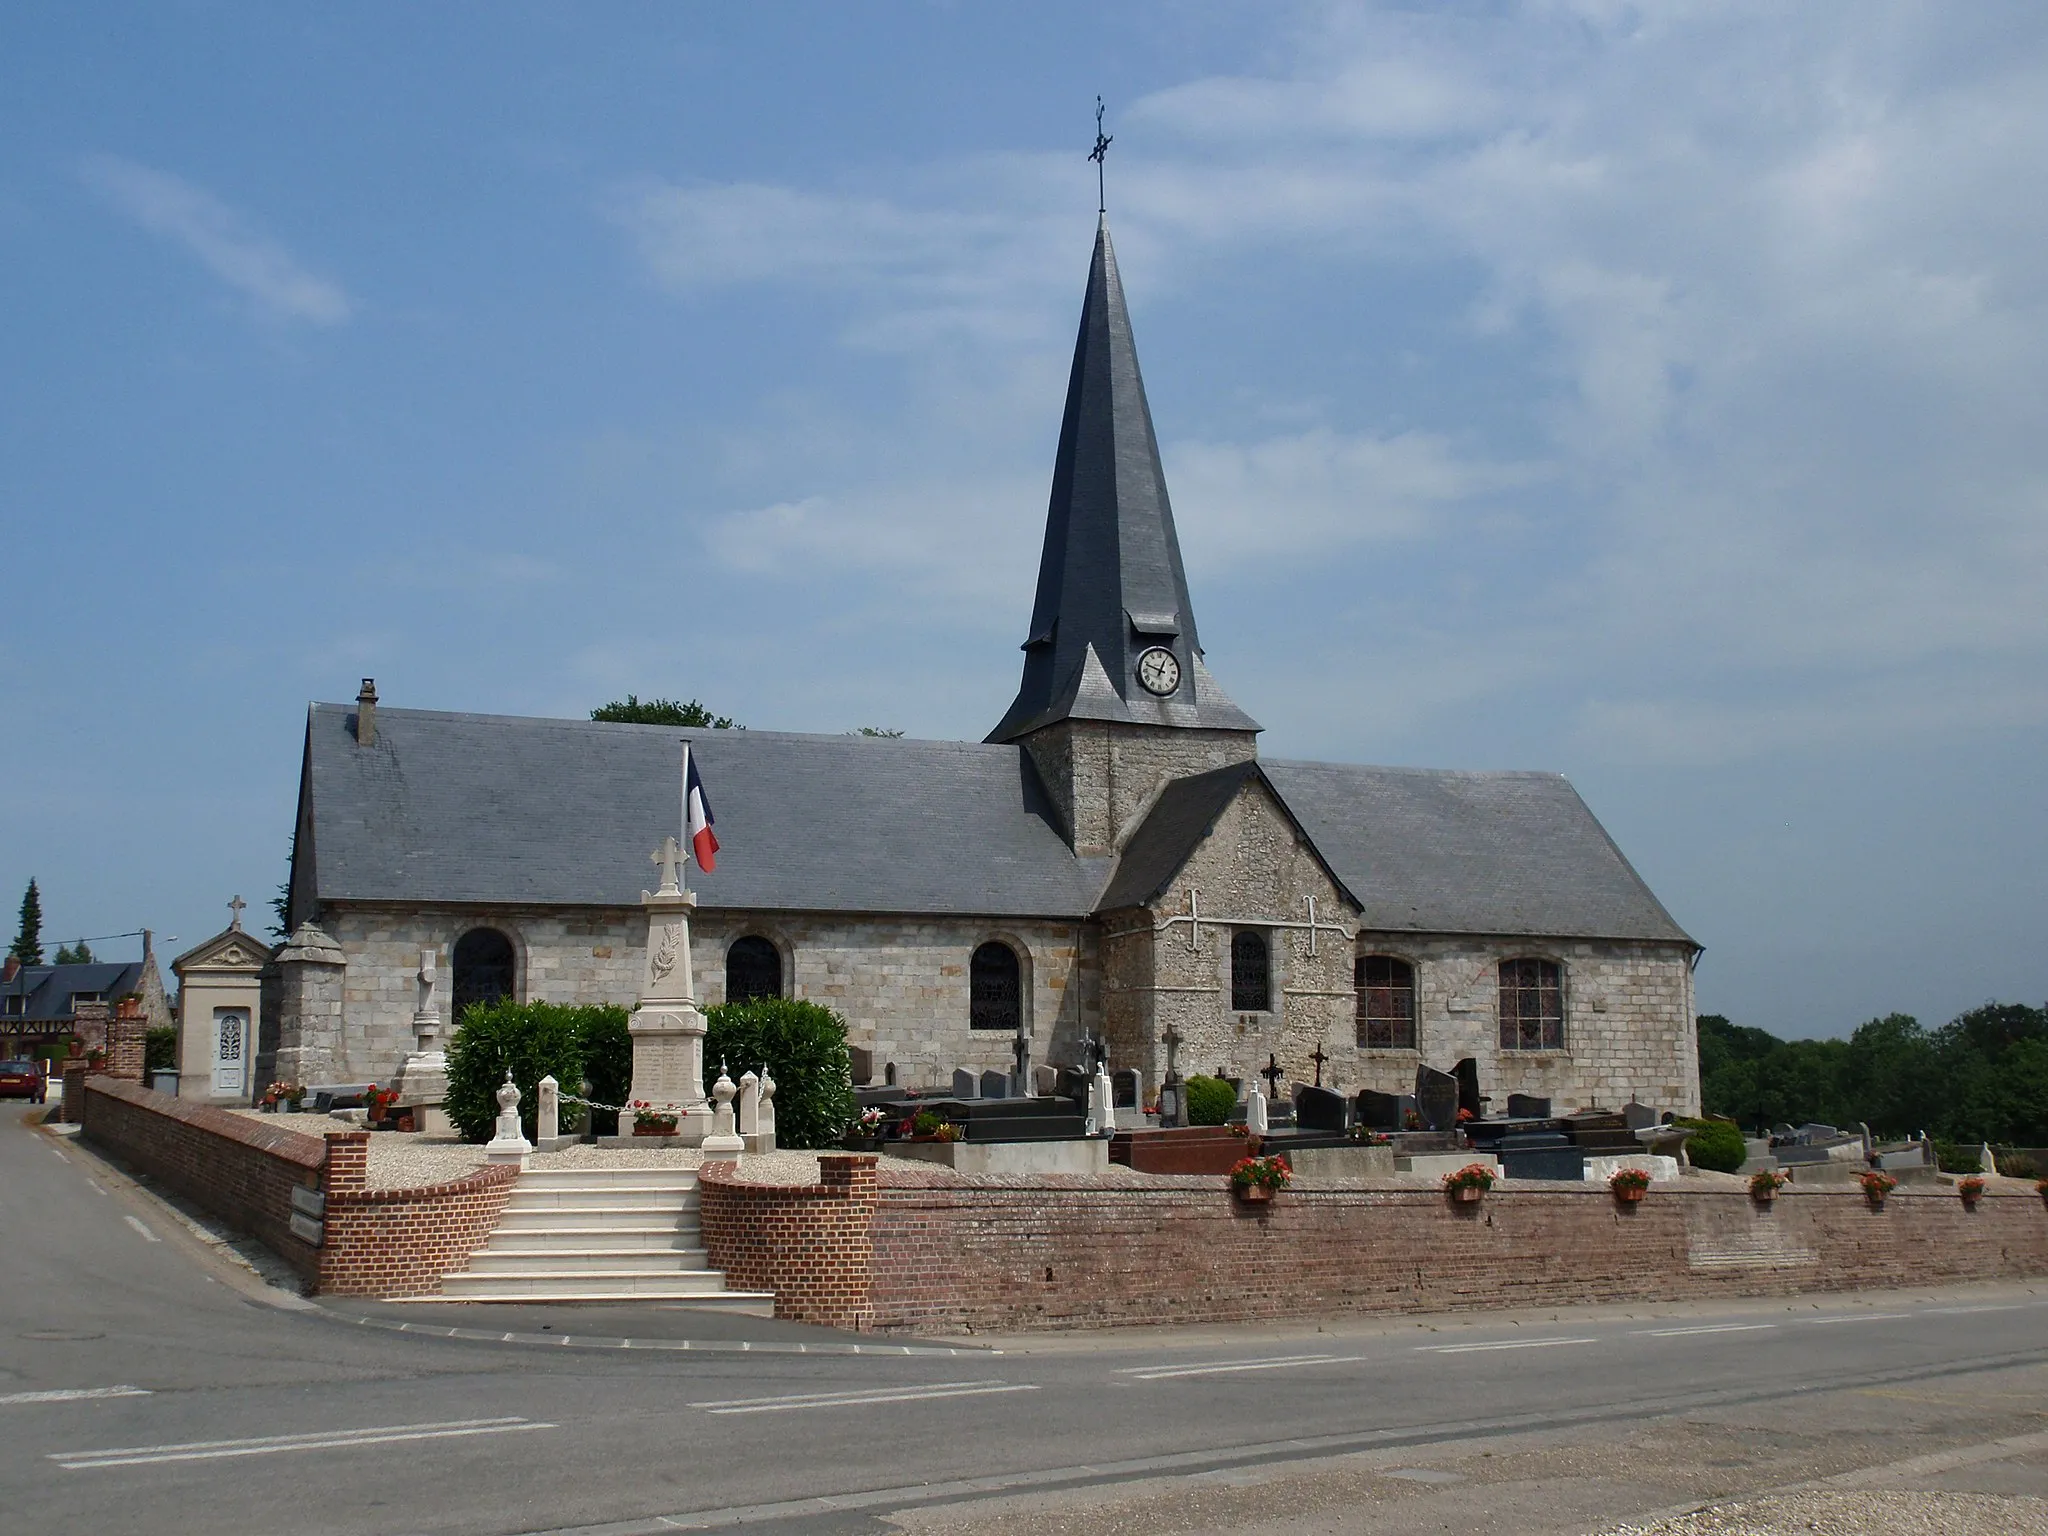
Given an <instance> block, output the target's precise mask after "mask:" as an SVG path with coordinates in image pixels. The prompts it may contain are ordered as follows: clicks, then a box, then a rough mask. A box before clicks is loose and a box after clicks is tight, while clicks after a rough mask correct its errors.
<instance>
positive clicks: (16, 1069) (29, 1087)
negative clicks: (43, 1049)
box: [0, 1061, 43, 1104]
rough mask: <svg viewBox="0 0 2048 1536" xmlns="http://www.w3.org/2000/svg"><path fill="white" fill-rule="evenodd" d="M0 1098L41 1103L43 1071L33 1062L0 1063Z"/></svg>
mask: <svg viewBox="0 0 2048 1536" xmlns="http://www.w3.org/2000/svg"><path fill="white" fill-rule="evenodd" d="M0 1098H8V1099H28V1100H30V1101H31V1102H33V1103H36V1104H40V1103H42V1102H43V1069H42V1067H41V1065H40V1064H39V1063H36V1062H33V1061H0Z"/></svg>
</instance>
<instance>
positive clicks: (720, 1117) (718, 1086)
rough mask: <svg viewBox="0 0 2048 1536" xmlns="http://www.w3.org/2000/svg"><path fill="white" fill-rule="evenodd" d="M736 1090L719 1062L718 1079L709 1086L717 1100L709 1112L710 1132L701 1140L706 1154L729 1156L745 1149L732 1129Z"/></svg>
mask: <svg viewBox="0 0 2048 1536" xmlns="http://www.w3.org/2000/svg"><path fill="white" fill-rule="evenodd" d="M738 1092H739V1089H737V1088H736V1087H734V1086H733V1081H732V1079H731V1078H730V1077H728V1076H727V1075H726V1071H725V1063H724V1062H720V1063H719V1064H718V1081H717V1082H716V1083H714V1084H713V1085H712V1087H711V1096H712V1097H713V1098H714V1099H716V1100H717V1101H718V1102H717V1107H716V1108H715V1109H713V1110H712V1112H711V1134H710V1135H709V1136H706V1137H705V1138H704V1141H703V1147H704V1152H705V1155H706V1156H710V1155H713V1154H718V1153H723V1154H726V1155H728V1156H731V1155H737V1154H738V1153H741V1152H744V1151H746V1150H747V1144H746V1143H745V1142H744V1141H741V1140H740V1138H739V1133H738V1131H736V1130H735V1129H734V1121H733V1112H732V1101H733V1095H735V1094H736V1093H738Z"/></svg>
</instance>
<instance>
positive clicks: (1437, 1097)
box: [1415, 1062, 1458, 1131]
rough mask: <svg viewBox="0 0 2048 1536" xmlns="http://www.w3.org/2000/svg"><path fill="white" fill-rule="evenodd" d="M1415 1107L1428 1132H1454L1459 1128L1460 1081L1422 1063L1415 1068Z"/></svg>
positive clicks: (1423, 1126)
mask: <svg viewBox="0 0 2048 1536" xmlns="http://www.w3.org/2000/svg"><path fill="white" fill-rule="evenodd" d="M1415 1107H1416V1109H1417V1110H1419V1111H1420V1112H1421V1115H1422V1128H1423V1129H1424V1130H1426V1131H1452V1130H1456V1129H1457V1127H1458V1080H1457V1079H1456V1078H1455V1077H1453V1076H1451V1074H1450V1073H1448V1072H1439V1071H1437V1069H1436V1068H1435V1067H1432V1066H1427V1065H1425V1064H1423V1063H1421V1062H1418V1063H1416V1067H1415Z"/></svg>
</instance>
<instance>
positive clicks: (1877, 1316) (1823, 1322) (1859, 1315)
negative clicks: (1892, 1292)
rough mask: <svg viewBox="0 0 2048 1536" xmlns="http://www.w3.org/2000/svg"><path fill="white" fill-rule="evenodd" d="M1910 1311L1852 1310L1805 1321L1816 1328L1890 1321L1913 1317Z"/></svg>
mask: <svg viewBox="0 0 2048 1536" xmlns="http://www.w3.org/2000/svg"><path fill="white" fill-rule="evenodd" d="M1912 1315H1913V1314H1912V1313H1910V1312H1852V1313H1849V1314H1847V1315H1845V1316H1842V1317H1809V1318H1807V1319H1806V1320H1805V1321H1806V1322H1808V1323H1810V1324H1812V1325H1813V1326H1814V1327H1816V1328H1824V1327H1826V1326H1827V1325H1828V1324H1830V1323H1888V1322H1890V1321H1892V1320H1893V1319H1894V1318H1900V1317H1911V1316H1912Z"/></svg>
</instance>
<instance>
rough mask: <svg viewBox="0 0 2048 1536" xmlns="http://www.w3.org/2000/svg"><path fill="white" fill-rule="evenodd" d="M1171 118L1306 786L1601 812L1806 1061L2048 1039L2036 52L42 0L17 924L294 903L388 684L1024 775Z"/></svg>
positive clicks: (1446, 11) (1190, 267)
mask: <svg viewBox="0 0 2048 1536" xmlns="http://www.w3.org/2000/svg"><path fill="white" fill-rule="evenodd" d="M1097 92H1100V93H1101V94H1102V95H1104V96H1105V97H1106V98H1107V99H1108V101H1109V104H1110V121H1109V128H1110V131H1111V132H1113V133H1114V134H1115V136H1116V145H1115V148H1114V149H1113V150H1112V151H1111V158H1110V166H1109V177H1110V213H1111V220H1112V227H1113V228H1114V230H1115V233H1116V239H1117V246H1118V252H1119V256H1120V259H1121V265H1122V269H1123V274H1124V280H1125V284H1126V288H1127V291H1128V294H1129V297H1130V302H1131V306H1132V311H1133V320H1134V324H1135V326H1136V328H1137V334H1138V343H1139V349H1140V356H1141V357H1142V359H1143V362H1144V366H1145V371H1146V381H1147V385H1148V388H1149V390H1150V393H1151V398H1152V406H1153V411H1154V415H1155V418H1156V420H1157V424H1158V427H1159V432H1160V436H1161V440H1162V446H1163V452H1164V457H1165V461H1166V468H1167V474H1168V478H1169V481H1170V483H1171V485H1172V489H1173V494H1174V499H1175V506H1176V511H1177V514H1178V516H1179V519H1180V524H1181V531H1182V541H1183V545H1184V548H1185V552H1186V557H1187V564H1188V568H1189V574H1190V581H1191V584H1192V586H1193V589H1194V598H1195V602H1196V604H1197V608H1198V611H1199V613H1200V618H1201V625H1202V633H1203V639H1204V642H1205V644H1206V645H1207V647H1208V655H1209V661H1210V664H1211V667H1212V669H1213V670H1214V671H1215V673H1216V674H1217V676H1218V678H1219V680H1220V681H1221V682H1222V683H1223V685H1224V686H1225V687H1226V688H1227V689H1228V690H1229V691H1230V692H1231V693H1232V695H1233V696H1234V697H1236V698H1237V699H1238V700H1239V701H1240V702H1241V703H1243V704H1244V705H1245V706H1246V707H1247V708H1248V709H1250V710H1251V711H1252V713H1254V714H1255V715H1256V716H1257V717H1258V718H1259V719H1260V720H1261V721H1263V722H1264V724H1265V725H1266V727H1267V733H1266V736H1265V737H1264V739H1263V750H1265V751H1266V752H1267V753H1268V754H1269V755H1273V756H1289V757H1327V758H1335V759H1342V760H1351V761H1362V762H1382V763H1409V764H1423V765H1429V766H1439V767H1460V768H1549V769H1556V770H1559V771H1561V772H1564V773H1566V774H1567V775H1569V776H1570V777H1571V779H1572V780H1573V782H1574V783H1575V784H1577V785H1578V787H1579V789H1580V791H1581V792H1582V793H1583V794H1584V795H1585V796H1586V798H1587V799H1588V801H1589V802H1590V803H1591V804H1592V806H1593V807H1594V809H1595V810H1596V811H1597V812H1598V813H1599V814H1600V815H1601V816H1602V818H1603V819H1604V820H1605V821H1606V823H1607V825H1608V827H1609V828H1610V830H1611V831H1612V832H1613V833H1614V835H1615V836H1616V838H1617V840H1618V841H1619V842H1620V843H1621V844H1622V846H1623V847H1624V848H1625V849H1626V850H1627V851H1628V853H1629V854H1630V856H1631V857H1632V858H1633V859H1634V860H1635V862H1636V864H1637V865H1638V867H1639V868H1640V869H1641V870H1642V871H1643V873H1644V874H1645V876H1646V877H1647V878H1648V879H1649V881H1650V883H1651V885H1652V886H1653V888H1654V889H1655V890H1656V891H1657V892H1658V894H1659V895H1660V896H1661V897H1662V898H1663V899H1664V901H1665V903H1666V904H1667V905H1668V906H1669V907H1670V908H1671V909H1672V910H1673V912H1674V913H1675V914H1676V915H1677V917H1678V918H1679V920H1680V921H1681V922H1682V923H1683V924H1684V925H1685V926H1686V927H1687V928H1688V929H1689V930H1690V931H1691V932H1692V933H1693V934H1694V935H1695V936H1696V937H1697V938H1698V939H1699V940H1700V941H1701V942H1702V943H1703V944H1705V945H1706V947H1707V954H1706V957H1705V959H1704V960H1703V962H1702V964H1701V968H1700V972H1699V996H1700V1002H1701V1006H1702V1008H1703V1009H1706V1010H1710V1011H1719V1012H1725V1013H1728V1014H1730V1015H1732V1016H1734V1017H1736V1018H1737V1019H1739V1020H1741V1021H1743V1022H1747V1023H1754V1024H1760V1025H1763V1026H1765V1027H1767V1028H1770V1029H1773V1030H1776V1031H1778V1032H1780V1033H1788V1034H1812V1033H1837V1032H1840V1031H1843V1030H1845V1029H1847V1028H1850V1027H1853V1026H1854V1025H1855V1024H1856V1023H1857V1022H1859V1021H1860V1020H1862V1019H1864V1018H1867V1017H1870V1016H1871V1015H1873V1014H1877V1013H1882V1012H1886V1011H1890V1010H1892V1009H1901V1010H1905V1011H1910V1012H1913V1013H1916V1014H1918V1015H1920V1016H1921V1017H1922V1018H1923V1020H1926V1021H1928V1022H1934V1021H1939V1020H1942V1019H1946V1018H1947V1017H1949V1016H1951V1015H1952V1014H1954V1013H1955V1012H1957V1011H1959V1010H1961V1009H1963V1008H1966V1007H1969V1006H1972V1005H1974V1004H1976V1003H1978V1002H1981V1001H1983V1000H1985V999H1987V998H1991V997H1999V998H2004V999H2009V1000H2011V999H2017V1000H2031V1001H2036V1002H2038V1001H2039V1000H2041V999H2042V998H2043V997H2044V996H2048V944H2044V943H2043V942H2042V932H2043V926H2044V919H2048V900H2044V897H2048V876H2044V873H2043V871H2044V869H2048V820H2044V816H2043V814H2042V802H2043V796H2042V789H2041V786H2042V783H2043V773H2042V770H2041V767H2040V764H2041V762H2042V759H2043V752H2044V747H2048V665H2044V663H2048V515H2044V514H2048V432H2044V431H2043V430H2042V428H2041V425H2040V420H2039V418H2040V413H2041V402H2042V401H2043V399H2044V398H2048V377H2044V375H2048V282H2044V267H2043V261H2042V255H2041V253H2042V252H2043V250H2044V249H2048V239H2044V236H2048V228H2044V225H2048V198H2043V197H2042V196H2041V194H2040V167H2041V165H2043V164H2044V163H2048V11H2043V10H2041V8H2039V7H2038V6H2033V5H2028V4H2017V3H2015V4H1995V3H1991V4H1983V5H1976V6H1971V7H1967V8H1956V7H1952V6H1949V7H1943V6H1934V5H1925V6H1922V5H1903V4H1874V5H1872V4H1847V3H1841V4H1823V3H1816V4H1811V5H1804V6H1798V7H1787V6H1782V5H1777V4H1755V5H1743V4H1714V5H1694V4H1688V3H1670V4H1659V5H1656V6H1636V5H1629V4H1622V3H1610V0H1582V3H1566V0H1552V3H1542V4H1533V3H1532V4H1528V5H1512V4H1497V5H1468V6H1414V7H1396V6H1370V5H1359V6H1320V5H1292V6H1290V5H1281V4H1274V5H1258V6H1251V5H1245V6H1223V5H1205V4H1194V3H1190V4H1175V5H1136V4H1129V5H1117V4H1108V5H1103V4H1092V5H1078V4H1077V5H1058V4H1042V3H1040V4H1033V5H1030V6H1015V7H1007V8H998V7H994V6H983V5H951V4H897V5H883V4H877V5H872V6H847V5H838V4H835V5H816V6H799V5H787V6H765V5H764V6H752V7H728V8H723V9H722V10H721V9H719V8H711V7H670V6H653V5H639V6H625V5H614V6H607V7H569V6H534V5H517V4H493V5H490V6H482V5H475V6H462V5H455V4H445V5H437V6H433V7H417V6H402V5H374V4H361V5H354V6H349V7H343V8H333V7H314V6H306V5H267V6H253V5H248V6H243V5H229V4H190V3H188V4H176V3H160V4H152V5H147V6H132V7H121V6H116V5H104V6H95V7H73V6H58V5H32V4H19V5H15V6H10V7H8V8H7V10H6V12H5V15H4V17H0V336H4V338H5V346H4V350H0V527H4V533H5V540H4V554H0V562H4V563H0V580H4V582H5V587H6V594H7V595H6V598H5V600H4V601H0V702H4V705H5V709H6V718H7V720H8V721H9V724H10V730H9V736H10V744H9V750H8V751H7V752H6V754H5V757H6V767H5V769H4V770H0V773H4V778H5V783H6V792H5V794H4V796H0V898H4V899H5V901H6V902H7V903H8V906H7V908H6V910H7V911H8V912H9V913H10V914H11V912H12V903H13V902H14V900H15V899H16V897H17V895H18V892H19V891H20V889H21V887H22V885H23V883H24V882H25V881H26V879H27V877H28V876H29V875H30V874H34V875H35V876H37V877H38V879H39V881H40V883H41V888H42V891H43V896H44V905H45V912H46V914H47V927H46V937H47V938H48V939H49V940H50V941H51V942H53V943H54V942H55V941H57V940H59V939H63V938H66V937H68V936H70V935H72V934H99V933H110V932H114V931H117V930H124V929H131V928H135V927H138V926H141V925H143V924H148V925H150V926H152V927H154V928H156V929H157V930H158V931H159V932H163V933H176V934H178V935H180V947H181V946H182V945H183V944H186V943H190V942H194V941H196V940H197V939H199V938H201V937H203V936H205V935H206V934H208V933H211V932H212V931H214V930H215V929H216V928H218V927H219V926H220V925H221V922H222V920H223V919H224V917H225V910H224V908H223V906H222V903H224V902H225V901H226V900H227V898H228V897H229V896H230V895H232V894H234V893H236V892H238V891H239V892H240V893H241V894H243V895H244V896H246V897H247V898H249V900H250V901H251V903H252V904H256V903H259V902H260V901H261V900H262V899H264V898H267V897H268V895H269V894H270V892H271V890H272V889H273V888H274V887H275V885H276V884H277V882H278V880H279V879H280V878H281V877H282V867H283V859H284V853H285V847H286V843H287V839H288V836H289V832H290V823H291V814H292V805H293V796H294V793H295V787H296V774H297V767H298V752H299V744H300V738H301V732H302V729H303V721H304V709H305V705H306V703H307V701H308V700H312V699H323V700H336V699H344V698H348V697H352V696H353V694H354V691H355V685H356V682H357V680H358V679H359V678H361V677H362V676H364V675H374V676H375V677H376V678H377V680H378V686H379V689H380V692H381V693H382V695H383V698H384V700H385V702H386V703H387V704H389V705H396V706H405V707H423V708H438V709H474V710H487V711H498V712H506V713H528V714H565V715H580V714H583V713H585V712H587V711H588V710H589V709H590V708H591V707H592V706H593V705H596V704H599V703H602V702H603V701H605V700H606V699H609V698H613V697H616V696H618V695H620V694H623V693H626V692H628V691H632V692H637V693H639V694H641V695H643V696H646V695H650V694H667V695H680V696H685V697H688V696H695V697H699V698H702V699H703V700H705V701H706V702H707V703H710V704H713V705H715V706H716V707H717V708H719V709H721V710H723V711H725V712H727V713H730V714H733V715H735V716H737V717H738V718H739V719H741V720H742V721H744V722H746V723H747V724H749V725H754V726H759V727H767V728H777V729H790V730H823V731H834V730H845V729H849V728H852V727H854V726H858V725H863V724H879V725H886V726H893V727H897V728H901V729H905V730H907V731H909V732H911V733H912V734H915V735H925V736H935V737H968V738H978V737H979V736H981V735H982V734H983V733H985V732H986V731H987V730H988V729H989V728H990V726H991V725H992V724H993V723H994V722H995V720H996V719H997V717H998V716H999V715H1000V714H1001V712H1002V710H1003V708H1004V706H1005V705H1006V704H1007V702H1008V700H1009V697H1010V694H1011V692H1012V690H1013V689H1014V686H1015V681H1016V672H1017V667H1018V661H1019V658H1018V652H1017V645H1018V643H1019V642H1020V641H1021V640H1022V638H1023V631H1024V626H1025V623H1026V621H1027V619H1028V617H1029V610H1030V603H1031V591H1032V585H1033V579H1034V576H1035V561H1036V552H1037V544H1038V539H1039V536H1040V532H1041V528H1042V520H1043V517H1044V499H1045V493H1046V487H1047V483H1048V480H1049V478H1050V473H1051V465H1052V453H1053V446H1054V441H1055V438H1056V436H1057V432H1058V422H1059V409H1060V393H1061V389H1062V387H1063V384H1064V379H1065V372H1066V366H1067V360H1068V355H1069V351H1070V349H1071V346H1072V338H1073V327H1074V322H1075V317H1076V315H1077V314H1078V310H1079V304H1080V297H1081V288H1082V282H1083V279H1084V276H1085V271H1086V264H1087V258H1088V250H1089V245H1090V241H1091V239H1092V235H1093V219H1094V209H1095V204H1094V198H1095V185H1094V177H1093V173H1092V168H1091V167H1090V166H1088V164H1087V163H1086V161H1085V160H1084V159H1083V158H1082V157H1083V155H1084V154H1085V151H1086V149H1087V147H1088V145H1089V143H1090V142H1091V138H1092V133H1093V127H1094V124H1093V121H1092V110H1093V105H1094V98H1095V95H1096V93H1097ZM102 948H103V949H105V950H106V951H108V952H119V951H120V949H121V946H119V945H108V946H102Z"/></svg>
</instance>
